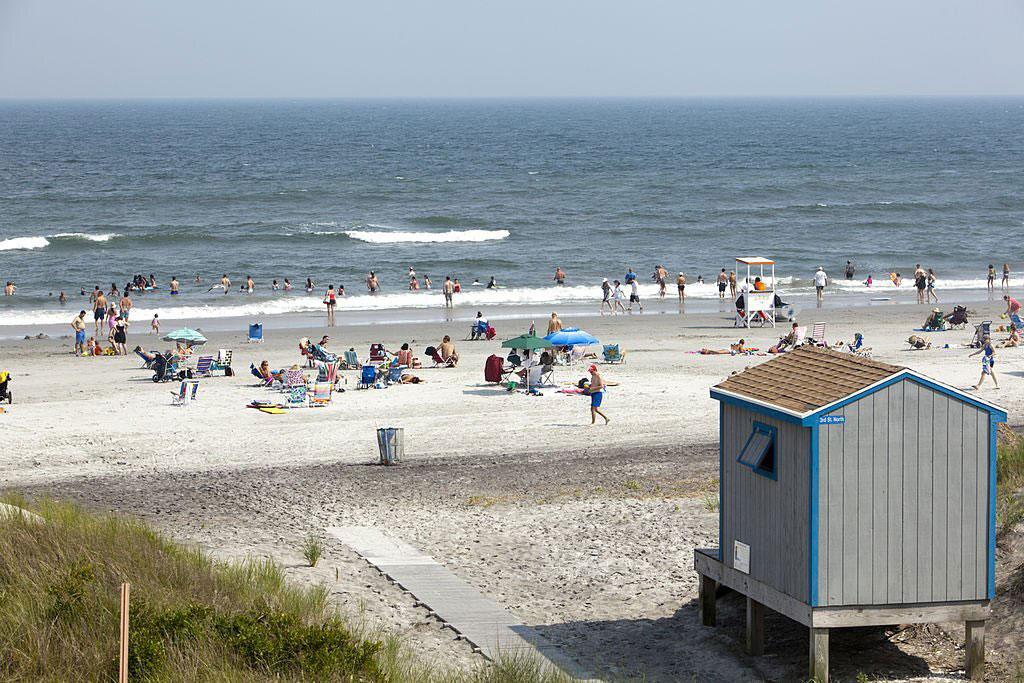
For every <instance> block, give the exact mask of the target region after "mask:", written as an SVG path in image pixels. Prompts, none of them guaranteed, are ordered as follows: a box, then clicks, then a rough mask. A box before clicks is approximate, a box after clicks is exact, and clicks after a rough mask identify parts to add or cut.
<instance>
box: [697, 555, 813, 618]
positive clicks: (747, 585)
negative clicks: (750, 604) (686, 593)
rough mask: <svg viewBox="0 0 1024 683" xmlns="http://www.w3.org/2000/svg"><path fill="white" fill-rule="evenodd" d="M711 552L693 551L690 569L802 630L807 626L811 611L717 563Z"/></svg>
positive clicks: (792, 599) (752, 579) (794, 600)
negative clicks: (776, 614)
mask: <svg viewBox="0 0 1024 683" xmlns="http://www.w3.org/2000/svg"><path fill="white" fill-rule="evenodd" d="M714 552H715V551H713V550H701V549H697V550H694V552H693V567H694V569H695V570H696V571H697V573H698V574H700V575H701V576H707V577H709V578H711V579H712V580H714V581H717V582H718V583H720V584H722V585H723V586H726V587H727V588H731V589H733V590H734V591H736V592H737V593H741V594H743V595H745V596H747V597H750V598H753V599H754V600H757V601H758V602H759V603H761V604H762V605H764V606H765V607H768V608H769V609H773V610H775V611H776V612H778V613H779V614H781V615H783V616H786V617H789V618H790V619H792V620H793V621H796V622H798V623H800V624H803V625H804V626H807V625H808V624H809V623H810V619H811V608H810V606H809V605H808V604H806V603H803V602H800V601H799V600H797V599H796V598H793V597H790V596H789V595H786V594H785V593H783V592H782V591H779V590H776V589H775V588H773V587H771V586H769V585H768V584H766V583H763V582H761V581H758V580H757V579H755V578H753V577H751V576H748V575H747V574H744V573H742V572H738V571H736V570H735V569H733V568H732V567H729V566H727V565H725V564H724V563H722V562H719V561H718V559H717V558H716V557H713V556H712V555H711V554H709V553H714Z"/></svg>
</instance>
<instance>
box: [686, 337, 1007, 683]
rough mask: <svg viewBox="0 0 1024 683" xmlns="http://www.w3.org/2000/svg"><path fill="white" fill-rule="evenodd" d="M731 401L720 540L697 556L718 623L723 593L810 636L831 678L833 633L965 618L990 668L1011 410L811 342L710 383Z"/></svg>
mask: <svg viewBox="0 0 1024 683" xmlns="http://www.w3.org/2000/svg"><path fill="white" fill-rule="evenodd" d="M711 397H712V398H713V399H716V400H717V401H718V402H719V411H720V412H719V424H720V426H719V440H720V445H719V457H720V461H719V468H720V472H719V507H718V510H719V521H718V524H719V539H718V540H719V542H718V547H717V548H709V549H699V550H697V551H696V552H695V556H694V565H695V568H696V570H697V573H698V574H700V576H701V592H700V599H701V605H702V618H703V620H704V623H705V624H712V623H713V622H714V596H715V586H716V584H717V585H724V586H727V587H729V588H732V589H733V590H736V591H738V592H740V593H742V594H744V595H745V596H746V597H747V600H748V603H747V604H748V609H747V619H748V623H747V629H748V631H747V645H748V650H749V651H750V652H751V653H752V654H759V653H760V651H761V649H762V647H763V610H764V608H765V607H768V608H769V609H772V610H774V611H776V612H779V613H781V614H783V615H785V616H787V617H789V618H791V619H793V620H795V621H797V622H799V623H802V624H804V625H806V626H809V627H810V629H811V634H810V637H811V643H810V653H811V667H810V674H811V677H812V678H815V679H816V680H818V681H822V682H825V681H827V680H828V633H829V629H831V628H844V627H852V626H882V625H890V624H910V623H928V622H952V621H963V622H966V625H967V634H968V638H967V641H968V642H967V651H968V657H967V660H968V672H969V674H970V675H971V676H980V675H981V671H982V664H983V662H984V629H985V620H986V619H987V618H988V616H989V600H991V599H992V598H993V597H994V595H995V548H996V546H995V540H996V528H995V525H996V507H995V505H996V442H997V434H996V426H997V424H998V423H1000V422H1005V421H1006V412H1005V411H1004V410H1003V409H1002V408H1000V407H999V406H997V405H995V404H993V403H990V402H989V401H987V400H985V399H984V398H982V397H980V396H978V395H977V394H972V393H967V392H963V391H961V390H959V389H956V388H954V387H951V386H949V385H946V384H944V383H942V382H938V381H936V380H934V379H931V378H929V377H926V376H924V375H922V374H920V373H918V372H916V371H914V370H911V369H909V368H905V367H899V366H896V365H890V364H888V363H882V362H879V361H877V360H873V359H868V358H863V357H860V356H857V355H854V354H851V353H843V352H839V351H835V350H831V349H823V348H818V347H808V346H803V347H799V348H797V349H796V350H794V351H790V352H789V353H784V354H781V355H779V356H778V357H776V358H775V359H773V360H769V361H767V362H765V363H762V364H760V365H756V366H754V367H751V368H748V369H747V370H744V371H742V372H739V373H736V374H734V375H731V376H729V377H728V378H726V379H725V380H724V381H722V382H720V383H719V384H718V385H716V386H714V387H712V389H711Z"/></svg>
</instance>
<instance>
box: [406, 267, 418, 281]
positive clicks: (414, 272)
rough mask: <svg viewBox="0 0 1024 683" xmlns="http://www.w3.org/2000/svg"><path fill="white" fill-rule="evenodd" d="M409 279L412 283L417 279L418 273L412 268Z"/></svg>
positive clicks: (410, 268)
mask: <svg viewBox="0 0 1024 683" xmlns="http://www.w3.org/2000/svg"><path fill="white" fill-rule="evenodd" d="M407 277H408V278H409V282H412V281H413V280H415V279H416V271H415V270H413V268H412V266H409V274H408V276H407Z"/></svg>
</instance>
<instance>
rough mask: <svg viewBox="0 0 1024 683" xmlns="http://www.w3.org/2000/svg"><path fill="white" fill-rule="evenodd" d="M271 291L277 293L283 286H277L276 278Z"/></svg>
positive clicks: (271, 285)
mask: <svg viewBox="0 0 1024 683" xmlns="http://www.w3.org/2000/svg"><path fill="white" fill-rule="evenodd" d="M270 289H271V291H274V292H276V291H277V290H279V289H281V285H279V284H277V278H274V281H273V282H272V283H270Z"/></svg>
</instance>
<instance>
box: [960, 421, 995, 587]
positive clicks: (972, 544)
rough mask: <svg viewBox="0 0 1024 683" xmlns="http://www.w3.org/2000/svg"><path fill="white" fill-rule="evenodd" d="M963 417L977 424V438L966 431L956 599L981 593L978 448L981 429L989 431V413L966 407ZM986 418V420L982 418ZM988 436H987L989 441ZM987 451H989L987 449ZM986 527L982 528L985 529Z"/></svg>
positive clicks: (961, 464)
mask: <svg viewBox="0 0 1024 683" xmlns="http://www.w3.org/2000/svg"><path fill="white" fill-rule="evenodd" d="M964 417H965V418H969V419H970V420H971V422H972V423H973V425H974V438H973V439H970V440H968V437H967V434H966V432H965V433H964V450H963V458H962V461H961V463H960V481H961V486H960V490H961V495H960V505H961V510H962V514H961V517H960V548H961V550H960V572H961V582H960V588H959V591H958V593H957V595H956V596H955V598H956V599H957V600H970V599H972V598H978V597H980V596H979V595H978V538H977V536H978V532H979V531H980V530H979V529H978V527H977V523H978V505H979V504H980V503H979V501H978V494H977V491H978V452H979V445H980V444H981V439H980V438H979V437H980V434H979V432H986V431H988V413H986V412H984V411H981V410H974V409H965V412H964ZM982 418H984V422H982ZM987 440H988V439H985V441H987ZM986 455H987V453H986ZM982 530H983V529H982Z"/></svg>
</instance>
